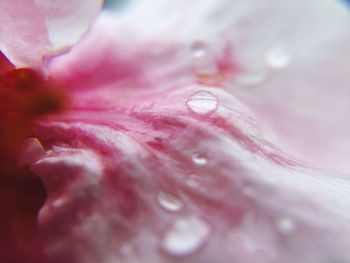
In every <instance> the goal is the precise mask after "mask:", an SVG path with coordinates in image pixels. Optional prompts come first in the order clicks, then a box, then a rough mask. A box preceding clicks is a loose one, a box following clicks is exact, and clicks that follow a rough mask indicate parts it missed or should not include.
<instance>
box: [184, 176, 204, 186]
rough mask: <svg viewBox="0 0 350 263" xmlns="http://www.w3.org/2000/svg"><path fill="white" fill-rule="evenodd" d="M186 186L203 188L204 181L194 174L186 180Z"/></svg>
mask: <svg viewBox="0 0 350 263" xmlns="http://www.w3.org/2000/svg"><path fill="white" fill-rule="evenodd" d="M186 185H187V186H189V187H191V188H201V187H202V180H201V178H200V177H199V176H198V175H195V174H192V175H190V176H189V177H188V178H186Z"/></svg>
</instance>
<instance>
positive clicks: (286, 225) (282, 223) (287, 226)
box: [277, 217, 295, 234]
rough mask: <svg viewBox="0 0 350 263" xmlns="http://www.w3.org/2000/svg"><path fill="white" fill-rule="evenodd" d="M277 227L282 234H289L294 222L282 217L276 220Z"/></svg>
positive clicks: (292, 229)
mask: <svg viewBox="0 0 350 263" xmlns="http://www.w3.org/2000/svg"><path fill="white" fill-rule="evenodd" d="M277 227H278V229H279V230H280V231H281V232H282V233H283V234H290V233H292V232H293V231H294V229H295V223H294V222H293V220H292V219H290V218H288V217H283V218H280V219H279V220H278V222H277Z"/></svg>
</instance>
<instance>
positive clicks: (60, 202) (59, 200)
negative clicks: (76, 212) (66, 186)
mask: <svg viewBox="0 0 350 263" xmlns="http://www.w3.org/2000/svg"><path fill="white" fill-rule="evenodd" d="M65 203H66V200H65V198H63V197H60V198H57V199H56V200H54V201H53V202H52V207H54V208H58V207H61V206H63V205H64V204H65Z"/></svg>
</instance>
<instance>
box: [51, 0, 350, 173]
mask: <svg viewBox="0 0 350 263" xmlns="http://www.w3.org/2000/svg"><path fill="white" fill-rule="evenodd" d="M151 3H152V4H151ZM349 24H350V16H349V14H348V10H346V8H345V7H344V6H343V5H342V4H341V2H340V1H333V0H323V1H316V0H308V1H306V2H305V1H301V0H300V1H288V2H286V3H284V2H283V3H282V2H280V1H277V0H276V1H273V2H271V1H270V2H269V3H259V4H257V3H256V2H255V1H245V2H244V3H242V2H241V1H229V0H227V1H226V0H222V1H215V2H213V1H191V3H188V2H187V1H177V2H173V1H159V0H152V2H147V3H146V2H145V3H139V2H131V3H130V4H129V7H128V8H125V10H124V11H122V12H121V13H118V14H117V15H115V16H113V15H110V14H108V13H107V14H105V15H104V16H102V17H100V19H99V20H98V21H97V23H96V25H95V26H94V28H93V30H92V32H91V33H90V34H89V36H87V38H86V39H84V40H83V41H82V43H80V44H79V45H78V46H77V47H76V48H75V49H73V50H72V52H71V53H70V54H68V55H67V56H63V57H60V58H58V59H57V60H54V61H53V62H52V63H51V65H50V67H51V70H52V74H53V75H56V76H57V77H59V78H61V79H65V80H66V82H67V83H68V84H69V85H71V86H73V87H74V88H76V89H77V88H84V89H85V88H88V89H91V88H94V87H98V88H99V87H102V86H104V87H105V86H109V85H110V86H111V85H113V86H114V87H115V86H118V87H119V86H122V87H127V88H128V89H130V88H135V89H136V90H139V91H140V92H143V90H145V89H146V88H147V89H149V88H155V89H164V88H168V87H169V86H171V85H173V84H174V83H177V84H179V83H184V84H186V83H189V82H193V81H195V80H196V74H195V72H194V71H195V70H196V67H198V66H197V65H196V63H198V62H197V61H196V59H193V57H192V52H193V46H195V45H196V43H198V42H199V43H202V44H203V45H202V46H204V48H205V49H206V52H207V58H206V61H204V62H203V61H202V62H200V63H204V64H205V65H204V67H209V68H210V67H213V66H214V68H215V66H217V64H218V58H220V57H224V58H225V59H226V62H225V63H227V64H228V65H229V72H228V74H227V78H228V79H226V82H225V83H224V86H225V88H226V89H227V90H229V92H231V93H232V94H234V95H235V96H237V97H238V98H240V99H241V100H242V101H243V102H245V103H246V104H247V105H248V106H249V107H251V109H252V111H253V114H254V115H256V117H257V119H258V120H259V122H260V124H261V125H263V126H264V130H265V132H266V134H265V136H267V137H269V139H270V140H272V141H273V142H276V144H278V145H281V147H283V148H284V149H286V151H288V152H290V153H293V154H294V155H295V156H297V157H298V158H299V159H301V160H303V161H305V162H308V163H310V164H312V165H317V166H319V167H322V168H325V169H332V170H337V171H340V172H344V171H347V170H348V169H349V168H350V167H349V162H348V161H347V156H348V154H349V153H350V145H349V143H348V139H347V137H348V134H349V131H350V130H349V129H350V126H349V125H347V124H346V121H344V118H346V115H347V112H348V111H349V110H350V104H349V103H348V99H347V98H348V96H349V94H348V93H349V92H348V87H347V86H348V85H347V83H348V82H349V81H350V79H349V78H350V77H349V76H350V75H349V74H348V69H349V68H350V59H346V57H347V54H348V46H349V42H350V33H349V32H350V31H349V30H348V28H349ZM320 27H322V28H323V30H319V28H320ZM279 50H282V52H284V53H282V54H281V52H279ZM278 52H279V53H278ZM87 53H89V56H86V54H87ZM274 54H277V55H274ZM279 54H280V55H279ZM274 56H275V57H276V58H274ZM278 56H280V57H278ZM283 56H285V57H284V58H283ZM92 57H93V59H92ZM271 57H272V58H271ZM274 59H275V60H277V62H276V61H274ZM278 59H282V60H283V59H284V60H285V62H283V61H282V64H277V65H276V64H274V63H281V62H279V61H278ZM283 63H286V64H285V65H283ZM202 66H203V65H200V67H202ZM199 70H201V69H199ZM140 87H142V88H140ZM287 98H288V99H287ZM327 105H328V106H327ZM329 105H332V106H329ZM301 127H304V128H303V129H301Z"/></svg>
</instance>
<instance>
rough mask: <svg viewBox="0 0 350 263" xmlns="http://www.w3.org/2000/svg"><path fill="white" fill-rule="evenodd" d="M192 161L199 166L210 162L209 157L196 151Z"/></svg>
mask: <svg viewBox="0 0 350 263" xmlns="http://www.w3.org/2000/svg"><path fill="white" fill-rule="evenodd" d="M192 161H193V162H194V163H195V164H196V165H198V166H203V165H206V164H207V163H208V159H207V157H206V156H205V155H203V154H200V153H194V154H193V155H192Z"/></svg>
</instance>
